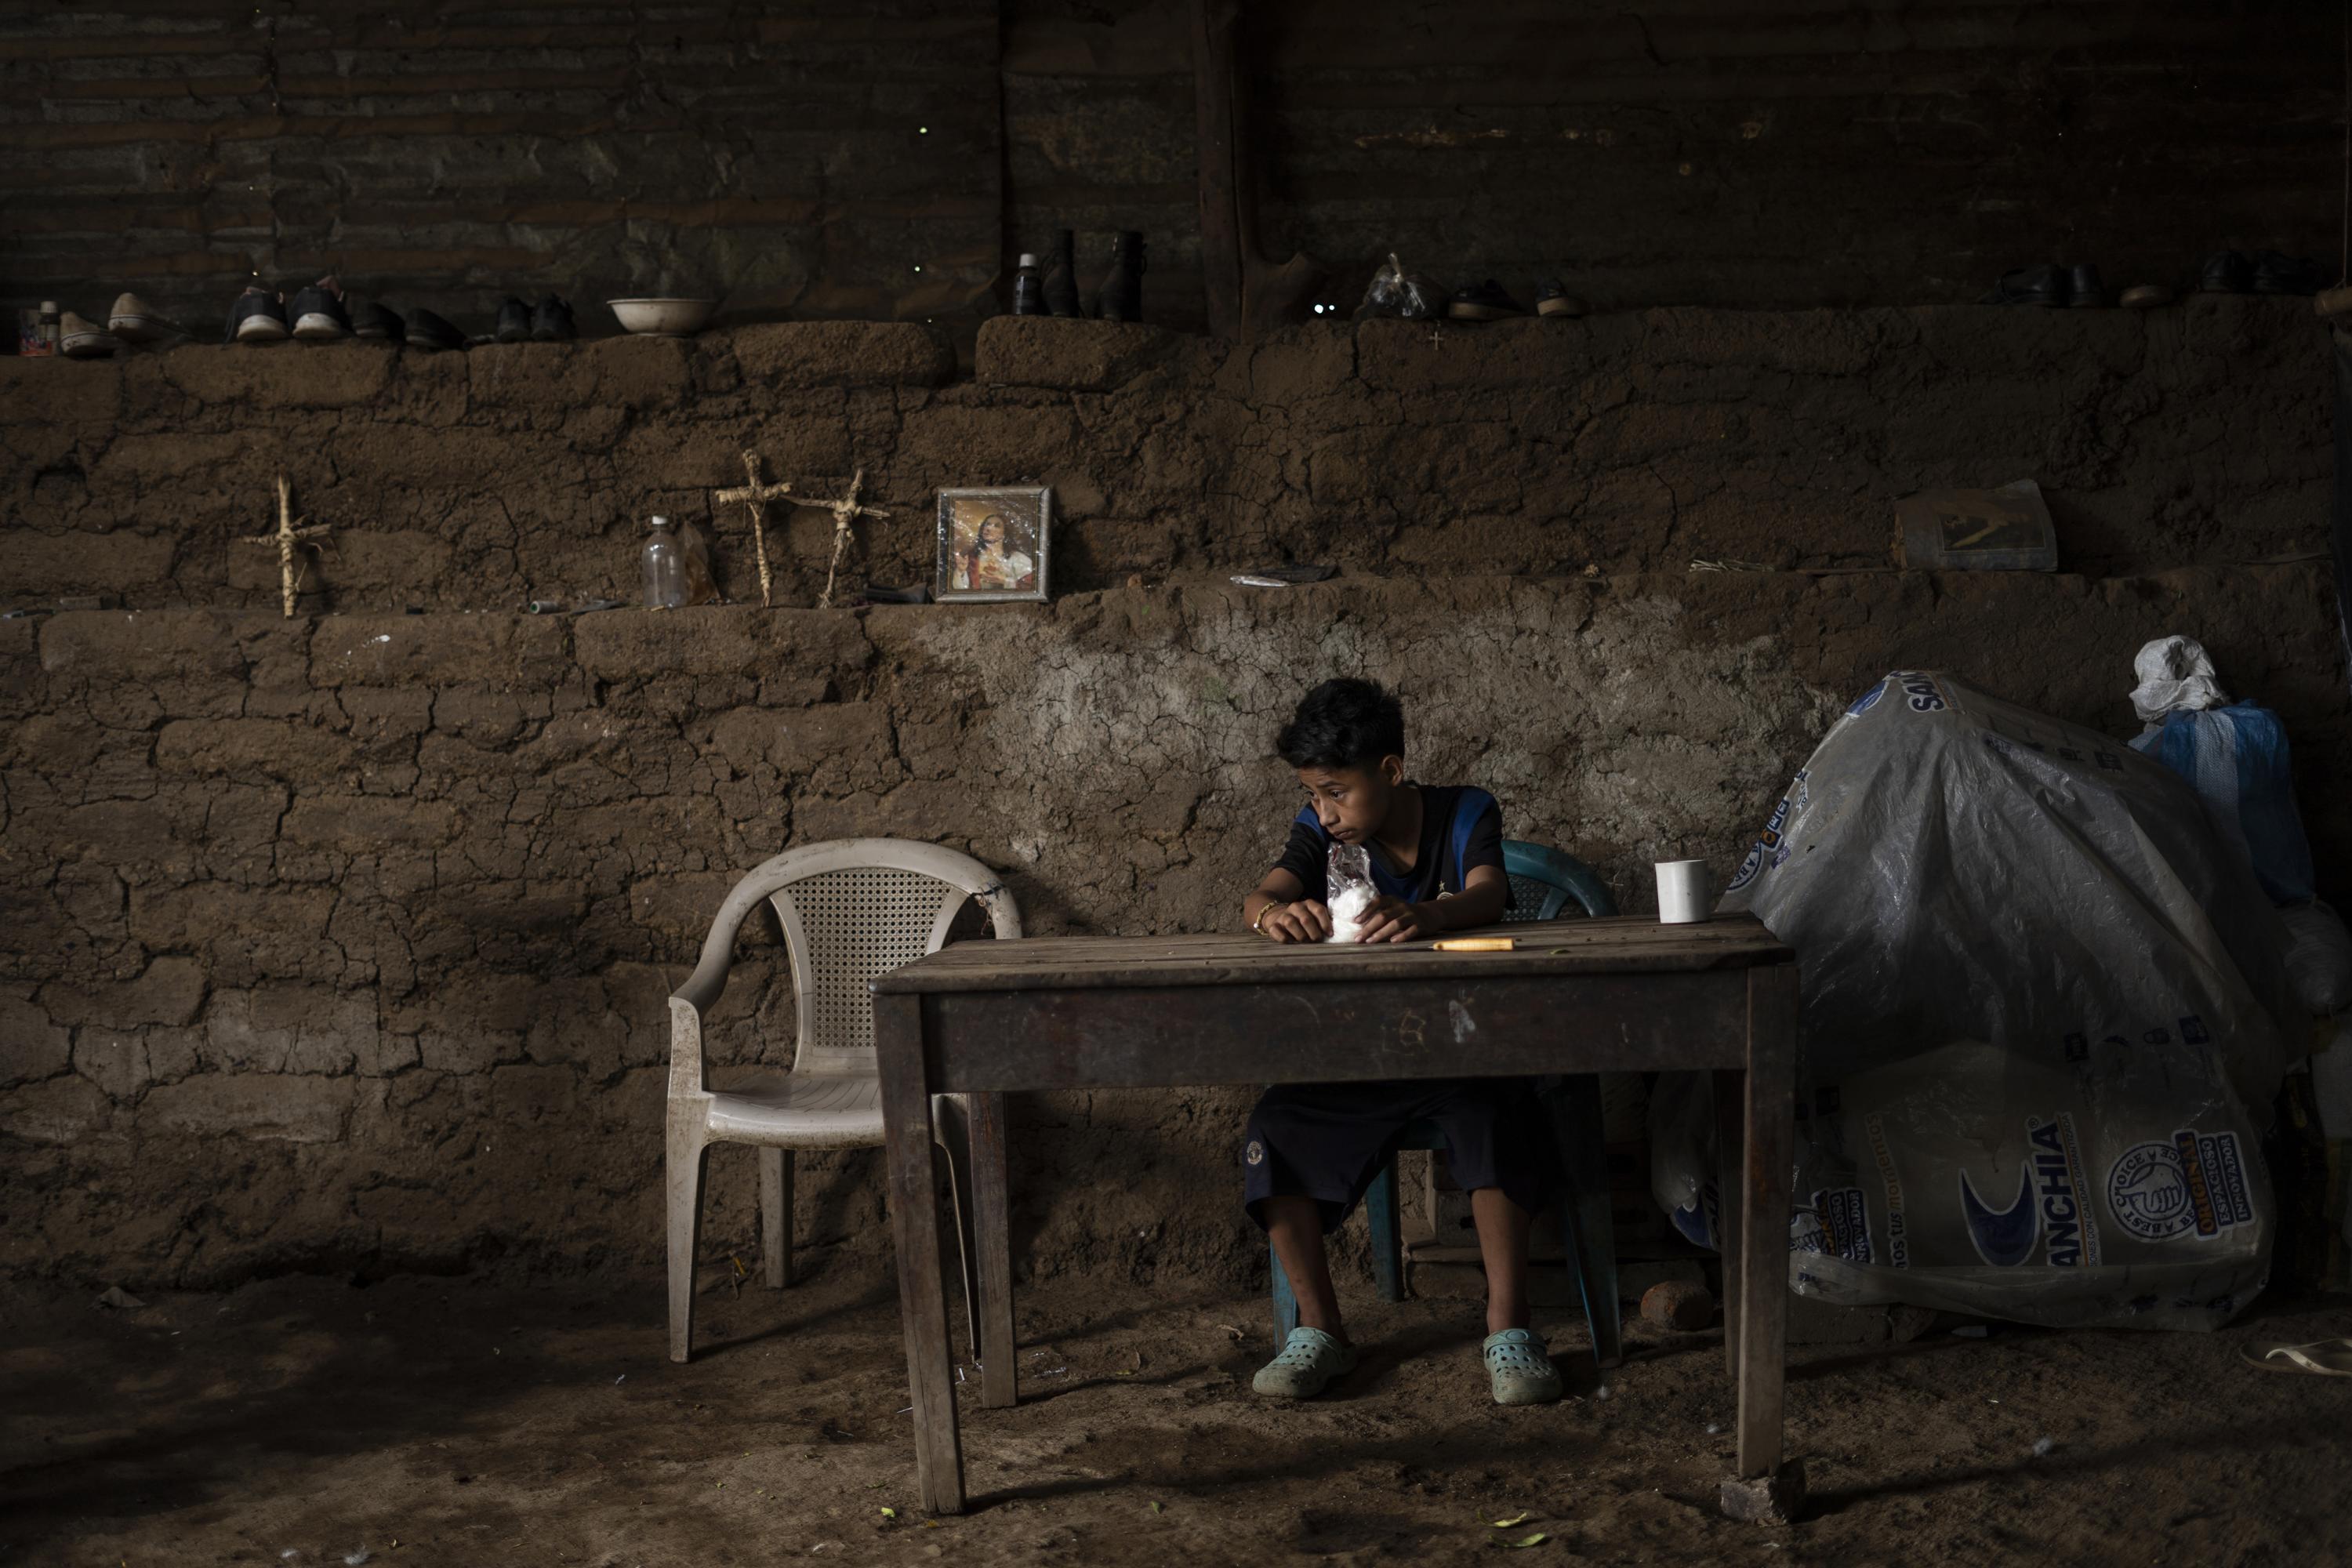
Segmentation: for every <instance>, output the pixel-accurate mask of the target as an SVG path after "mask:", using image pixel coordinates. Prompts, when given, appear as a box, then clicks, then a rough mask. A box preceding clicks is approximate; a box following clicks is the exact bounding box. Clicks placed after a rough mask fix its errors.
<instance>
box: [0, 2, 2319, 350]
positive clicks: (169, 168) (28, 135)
mask: <svg viewBox="0 0 2352 1568" xmlns="http://www.w3.org/2000/svg"><path fill="white" fill-rule="evenodd" d="M19 11H20V14H19V15H17V16H11V17H8V18H5V19H0V153H5V156H0V304H6V305H9V306H14V305H16V304H20V303H29V302H31V301H32V300H37V299H38V298H39V297H41V296H42V295H43V294H50V295H55V296H58V297H60V298H62V299H65V300H68V301H69V302H70V303H72V304H73V306H74V307H75V308H76V309H79V310H82V311H83V312H84V313H85V314H89V313H91V312H93V311H100V310H104V309H105V308H106V305H107V302H108V301H109V300H110V299H111V298H112V297H113V294H114V292H115V291H116V290H118V289H122V288H125V287H131V288H136V289H140V290H141V291H142V293H144V294H146V295H147V296H148V297H149V299H150V300H152V301H153V302H155V303H157V304H159V305H162V306H163V307H165V308H166V309H169V310H173V311H175V312H177V313H179V314H181V315H182V316H183V317H184V319H185V320H187V321H190V322H191V323H198V324H206V325H209V324H210V323H214V322H217V321H219V320H220V317H221V314H222V312H223V310H225V307H226V300H227V299H228V297H229V296H230V295H232V294H234V293H235V291H236V289H237V288H238V287H240V286H241V285H242V284H243V283H244V282H245V281H246V280H247V279H248V278H249V277H250V276H252V275H253V274H254V273H255V272H256V271H258V272H259V273H260V274H261V275H263V276H265V277H267V278H268V279H270V280H271V281H273V282H279V281H301V280H306V279H309V278H311V277H315V276H317V275H318V274H319V273H320V272H323V271H325V270H327V269H328V268H338V269H340V270H341V273H342V274H343V276H344V277H345V278H346V279H348V280H350V281H351V282H352V284H353V285H354V286H355V287H357V288H358V289H362V291H364V292H366V293H369V294H371V295H381V296H383V297H384V298H386V299H388V300H392V301H393V302H394V303H395V304H423V305H426V306H429V307H431V308H433V309H435V310H440V311H442V312H443V313H445V314H448V315H452V316H455V317H457V319H459V320H460V321H464V322H466V323H467V324H468V325H473V326H478V327H486V326H487V325H488V312H489V311H490V310H491V309H493V308H494V307H495V305H496V303H497V300H499V297H500V295H502V294H503V293H505V292H507V291H509V289H512V290H515V291H519V292H524V293H530V294H536V293H538V292H541V291H544V290H546V289H551V288H552V289H562V290H563V291H565V292H567V293H571V294H574V295H577V296H578V297H580V298H582V299H583V300H592V301H593V300H604V299H606V298H609V297H611V296H613V295H615V294H625V293H643V292H647V291H655V292H660V291H667V290H670V289H684V288H687V287H688V286H689V285H692V286H695V287H703V286H708V287H711V288H715V289H718V290H719V292H721V293H723V294H725V295H726V296H727V297H728V299H729V300H730V306H731V308H732V309H733V310H735V311H736V312H737V314H738V319H765V318H772V317H774V316H776V315H778V314H781V313H784V312H790V313H792V314H794V315H797V316H803V317H866V318H881V319H900V320H924V319H929V320H936V321H941V322H943V323H947V324H950V325H951V326H952V327H953V329H954V330H955V331H956V332H957V334H958V338H959V342H965V343H968V342H969V339H970V331H971V325H972V324H973V322H974V321H976V320H977V319H978V318H979V317H980V316H982V315H985V314H987V313H989V312H991V311H992V310H996V309H1000V308H1002V307H1003V305H1004V304H1005V303H1006V302H1007V301H1006V300H1005V297H1004V291H1003V284H1002V281H1001V277H1002V274H1003V271H1004V270H1005V269H1009V268H1010V267H1011V266H1012V263H1013V257H1014V255H1015V254H1016V253H1017V252H1018V251H1020V250H1021V249H1024V248H1029V249H1043V248H1044V247H1045V246H1046V244H1047V243H1048V242H1049V240H1050V238H1051V235H1052V231H1053V230H1054V229H1055V228H1056V227H1072V228H1076V230H1078V231H1079V233H1080V235H1081V237H1082V246H1083V250H1082V256H1083V258H1084V259H1085V268H1086V278H1087V281H1088V283H1089V284H1091V282H1092V281H1093V280H1094V279H1095V277H1096V275H1097V268H1098V263H1099V260H1100V258H1101V252H1102V247H1103V245H1104V243H1105V240H1106V238H1107V237H1108V234H1109V232H1110V231H1112V230H1114V229H1117V228H1122V227H1138V228H1141V229H1143V230H1145V231H1146V232H1147V233H1148V234H1149V235H1150V244H1151V252H1150V254H1151V268H1152V270H1151V273H1150V278H1149V279H1148V280H1147V284H1146V299H1147V309H1148V310H1150V319H1151V320H1154V321H1161V322H1165V323H1167V324H1171V325H1174V326H1178V327H1183V328H1197V327H1198V326H1199V325H1200V323H1201V321H1202V303H1201V293H1200V272H1199V268H1200V263H1199V254H1198V245H1197V230H1198V226H1199V224H1198V216H1197V207H1196V195H1195V189H1194V178H1195V156H1194V147H1193V110H1192V80H1191V68H1192V62H1191V54H1190V44H1189V40H1188V37H1187V33H1186V24H1185V20H1184V9H1183V7H1182V6H1181V5H1178V4H1175V3H1174V0H1088V3H1086V4H1079V3H1077V0H1009V3H1007V4H1003V5H990V4H982V3H980V0H898V3H895V4H888V5H878V6H877V5H840V4H828V5H797V4H796V5H781V4H768V5H677V6H667V7H663V8H661V9H659V10H657V11H656V10H650V9H647V8H645V7H628V6H614V5H603V6H599V5H576V4H561V5H541V6H536V7H530V8H522V9H507V10H490V11H478V12H468V13H466V14H463V15H458V14H455V13H452V12H450V11H449V10H448V8H447V7H440V6H429V5H418V4H415V3H414V0H401V3H395V4H393V5H388V6H382V7H377V8H374V9H372V10H370V11H368V12H366V13H365V14H364V15H352V16H327V15H324V14H320V13H316V12H315V11H314V12H312V13H309V14H303V15H296V14H293V13H290V12H287V11H284V10H282V9H263V10H259V11H257V10H256V9H254V8H253V7H250V6H239V5H224V4H219V3H218V0H211V3H206V0H125V3H123V4H120V5H110V6H108V7H105V8H103V9H100V8H97V7H93V6H90V5H53V6H48V7H44V8H41V9H39V10H38V11H37V12H36V11H33V10H30V9H26V8H22V7H20V8H19ZM1252 16H1253V26H1255V27H1256V28H1257V29H1258V31H1257V33H1256V34H1255V37H1253V39H1252V42H1251V47H1252V51H1253V55H1254V58H1255V61H1256V68H1255V77H1254V81H1253V84H1252V86H1253V89H1254V97H1255V103H1256V106H1257V114H1256V120H1257V122H1258V143H1257V144H1258V149H1259V154H1260V156H1259V159H1258V163H1259V166H1260V169H1261V171H1262V177H1263V180H1264V184H1265V195H1266V225H1267V229H1268V234H1267V243H1268V244H1269V246H1278V247H1282V249H1283V253H1284V254H1287V251H1288V248H1289V247H1293V246H1297V247H1303V248H1305V249H1307V250H1308V251H1310V252H1312V253H1314V254H1316V255H1318V256H1319V257H1321V258H1324V259H1325V260H1327V261H1328V262H1330V263H1332V264H1333V266H1334V269H1335V270H1334V276H1333V278H1332V279H1331V282H1330V285H1329V288H1328V289H1327V291H1326V294H1325V296H1324V297H1325V298H1326V299H1327V300H1329V301H1330V302H1332V303H1334V304H1338V305H1348V304H1351V303H1352V302H1353V301H1354V300H1355V298H1356V297H1357V295H1358V293H1359V292H1360V289H1361V285H1362V280H1363V279H1364V277H1365V276H1366V274H1367V273H1368V271H1369V269H1370V267H1371V266H1372V265H1373V264H1374V263H1375V262H1376V261H1377V259H1378V258H1379V257H1380V256H1381V255H1382V254H1383V253H1385V252H1387V251H1390V250H1396V251H1399V252H1401V253H1402V254H1403V255H1404V256H1405V257H1406V258H1407V259H1408V260H1410V261H1412V263H1413V264H1414V265H1416V266H1418V267H1421V268H1426V269H1428V270H1429V271H1431V272H1433V273H1434V274H1435V275H1437V276H1438V277H1440V278H1443V279H1446V280H1447V281H1448V282H1449V283H1453V282H1459V281H1464V280H1468V279H1475V278H1478V277H1482V276H1485V275H1486V274H1488V273H1492V274H1494V275H1496V276H1497V277H1499V278H1501V279H1504V280H1506V281H1507V283H1509V284H1510V285H1511V286H1512V287H1514V288H1515V289H1520V290H1525V289H1528V288H1531V287H1532V286H1533V285H1534V283H1535V282H1536V281H1537V280H1538V279H1540V278H1542V277H1545V276H1548V275H1550V274H1552V273H1554V272H1558V273H1560V274H1562V275H1564V276H1565V277H1567V278H1568V279H1570V282H1571V284H1572V285H1573V286H1574V287H1575V288H1577V289H1580V290H1581V291H1583V292H1585V293H1587V294H1589V295H1590V296H1591V297H1592V298H1594V299H1595V300H1599V301H1601V303H1603V304H1604V305H1609V306H1615V307H1632V306H1647V305H1727V306H1756V305H1769V306H1779V307H1788V306H1802V305H1822V304H1835V305H1854V304H1890V303H1893V304H1916V303H1925V302H1932V301H1947V300H1958V299H1968V298H1973V297H1974V296H1976V295H1977V294H1979V293H1980V292H1981V291H1982V290H1983V289H1985V287H1986V286H1987V285H1988V284H1989V282H1990V279H1992V278H1994V277H1996V276H1998V275H1999V274H2000V272H2002V271H2004V270H2006V269H2007V268H2010V267H2012V266H2016V265H2018V264H2020V263H2022V262H2026V261H2032V260H2079V259H2088V260H2094V261H2097V262H2100V263H2102V264H2104V265H2105V268H2106V271H2107V276H2108V280H2109V281H2110V283H2115V284H2120V283H2124V282H2129V281H2135V280H2139V279H2158V280H2173V279H2179V278H2180V277H2182V276H2183V275H2184V274H2185V273H2186V272H2187V271H2189V269H2192V268H2194V265H2195V263H2196V261H2197V259H2198V258H2200V257H2201V256H2202V255H2204V254H2205V253H2206V252H2208V251H2209V250H2211V249H2214V248H2217V247H2221V246H2222V245H2242V246H2248V247H2260V246H2265V245H2273V244H2275V245H2281V246H2284V247H2287V248H2289V249H2291V250H2294V251H2297V252H2304V253H2317V254H2323V255H2330V256H2332V255H2333V254H2334V237H2335V236H2336V231H2337V227H2338V223H2339V219H2340V208H2341V196H2340V190H2341V170H2340V162H2339V161H2340V157H2341V134H2340V114H2341V78H2340V71H2339V68H2338V62H2339V60H2340V57H2341V39H2340V37H2338V35H2337V19H2336V17H2335V16H2333V14H2332V13H2330V12H2329V11H2328V10H2327V9H2326V7H2324V6H2311V5H2267V6H2258V7H2252V8H2247V7H2221V6H2213V5H2205V4H2201V3H2200V0H2164V3H2162V4H2156V5H2116V4H2110V3H2105V0H2072V3H2067V4H2058V5H2036V6H2030V7H2022V8H2019V7H1995V6H1988V5H1982V4H1980V3H1979V0H1934V3H1929V4H1919V5H1905V6H1901V7H1892V8H1890V7H1877V8H1871V7H1863V8H1849V9H1845V10H1825V9H1822V8H1821V7H1817V6H1805V5H1783V4H1765V5H1759V4H1754V3H1752V0H1697V3H1695V4H1690V5H1678V6H1675V7H1671V8H1659V7H1649V8H1643V9H1627V8H1625V7H1623V6H1621V5H1616V4H1613V0H1612V3H1609V4H1601V3H1597V0H1577V3H1573V4H1559V3H1556V0H1496V3H1492V4H1486V5H1480V6H1478V7H1476V8H1475V10H1469V11H1465V10H1464V9H1463V8H1462V7H1461V6H1459V5H1440V4H1433V3H1432V0H1348V3H1346V4H1336V3H1330V0H1286V3H1285V4H1283V5H1262V6H1257V7H1254V8H1253V10H1252ZM918 266H919V267H921V268H922V270H921V272H919V273H918V272H916V271H915V270H914V268H916V267H918ZM1523 297H1524V296H1523ZM587 321H588V324H590V325H592V326H595V327H599V328H602V329H604V330H610V322H609V321H608V320H607V319H605V318H604V316H603V315H602V314H601V312H595V313H592V314H591V315H590V316H589V317H588V318H587Z"/></svg>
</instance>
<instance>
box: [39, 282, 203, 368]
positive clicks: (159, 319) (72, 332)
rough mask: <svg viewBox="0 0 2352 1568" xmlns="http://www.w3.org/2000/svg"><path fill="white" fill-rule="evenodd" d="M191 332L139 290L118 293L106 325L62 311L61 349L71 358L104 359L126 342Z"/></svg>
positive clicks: (169, 339) (171, 338)
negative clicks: (183, 328) (138, 293)
mask: <svg viewBox="0 0 2352 1568" xmlns="http://www.w3.org/2000/svg"><path fill="white" fill-rule="evenodd" d="M187 335H188V334H187V333H186V332H184V331H181V330H180V327H179V324H178V323H177V322H175V321H172V320H170V319H169V318H168V317H166V316H164V315H163V313H162V312H160V311H158V310H155V308H154V307H153V306H152V305H150V304H148V303H147V301H146V300H142V299H141V298H140V297H139V296H138V295H136V294H120V295H117V296H116V297H115V300H114V309H113V310H109V311H108V312H107V313H106V325H104V326H102V327H101V326H100V325H99V324H98V323H97V322H95V321H89V320H87V319H85V318H84V317H82V316H81V315H79V314H78V313H76V312H75V311H72V310H60V311H58V353H62V354H64V355H65V356H66V357H67V358H68V359H103V358H104V357H105V356H107V355H108V354H110V353H114V352H115V351H116V350H117V349H120V348H121V347H122V345H123V344H125V343H139V344H148V343H167V342H177V341H179V340H180V339H183V338H185V337H186V336H187Z"/></svg>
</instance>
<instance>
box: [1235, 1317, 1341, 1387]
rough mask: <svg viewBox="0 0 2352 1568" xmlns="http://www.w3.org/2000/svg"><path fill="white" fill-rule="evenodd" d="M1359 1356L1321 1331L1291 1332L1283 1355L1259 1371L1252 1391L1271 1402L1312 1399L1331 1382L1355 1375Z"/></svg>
mask: <svg viewBox="0 0 2352 1568" xmlns="http://www.w3.org/2000/svg"><path fill="white" fill-rule="evenodd" d="M1355 1365H1356V1352H1354V1351H1353V1350H1352V1349H1350V1348H1349V1346H1347V1345H1343V1344H1341V1343H1340V1342H1339V1341H1338V1340H1336V1339H1333V1338H1332V1337H1331V1336H1330V1335H1329V1334H1327V1333H1325V1332H1324V1331H1322V1330H1320V1329H1309V1328H1306V1327H1303V1326H1302V1327H1299V1328H1296V1329H1293V1330H1291V1331H1290V1338H1289V1339H1288V1340H1286V1341H1285V1342H1283V1346H1282V1353H1281V1354H1280V1355H1278V1356H1276V1357H1275V1358H1274V1359H1273V1360H1272V1361H1270V1362H1268V1363H1265V1365H1264V1366H1262V1367H1260V1368H1258V1369H1257V1376H1255V1378H1252V1379H1251V1380H1250V1387H1251V1388H1252V1389H1254V1390H1255V1391H1256V1392H1257V1393H1259V1394H1264V1395H1265V1396H1266V1397H1267V1398H1268V1399H1312V1398H1314V1397H1315V1395H1317V1394H1320V1393H1322V1392H1323V1390H1324V1389H1326V1388H1328V1386H1330V1383H1331V1380H1332V1379H1333V1378H1335V1377H1338V1376H1339V1375H1340V1374H1341V1373H1348V1372H1352V1371H1354V1370H1355Z"/></svg>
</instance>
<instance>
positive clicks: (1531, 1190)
mask: <svg viewBox="0 0 2352 1568" xmlns="http://www.w3.org/2000/svg"><path fill="white" fill-rule="evenodd" d="M1416 1121H1428V1122H1432V1123H1434V1124H1435V1126H1436V1128H1437V1130H1438V1131H1439V1132H1440V1133H1441V1134H1442V1135H1443V1137H1444V1145H1445V1152H1446V1159H1447V1163H1448V1164H1449V1165H1450V1166H1451V1168H1452V1170H1453V1173H1454V1181H1455V1182H1456V1183H1458V1184H1460V1185H1461V1187H1462V1190H1463V1191H1464V1192H1475V1191H1476V1190H1477V1189H1479V1188H1480V1187H1500V1188H1502V1189H1503V1191H1504V1192H1505V1193H1506V1194H1508V1195H1509V1197H1510V1199H1511V1201H1512V1202H1513V1203H1515V1204H1517V1205H1519V1206H1520V1207H1521V1208H1523V1209H1526V1210H1527V1211H1528V1213H1529V1214H1533V1213H1535V1212H1536V1211H1537V1210H1538V1209H1540V1208H1542V1207H1543V1205H1544V1200H1545V1198H1546V1197H1548V1196H1549V1194H1551V1192H1552V1191H1553V1190H1554V1187H1555V1186H1556V1184H1557V1171H1558V1165H1559V1159H1558V1154H1557V1152H1556V1151H1555V1149H1554V1147H1553V1142H1552V1132H1551V1124H1550V1121H1549V1118H1548V1117H1547V1116H1546V1115H1545V1114H1544V1110H1543V1108H1542V1105H1541V1103H1540V1101H1539V1100H1538V1098H1537V1095H1536V1092H1535V1086H1534V1085H1533V1084H1532V1083H1530V1082H1528V1080H1527V1079H1423V1080H1421V1081H1418V1082H1412V1083H1306V1084H1277V1085H1276V1086H1275V1087H1274V1088H1272V1089H1267V1090H1266V1091H1265V1094H1264V1095H1262V1096H1260V1097H1259V1099H1258V1102H1257V1109H1256V1110H1253V1111H1251V1112H1250V1119H1249V1128H1248V1130H1247V1131H1245V1132H1244V1134H1243V1135H1242V1171H1243V1203H1244V1206H1246V1207H1247V1208H1248V1210H1249V1215H1250V1217H1251V1218H1252V1219H1254V1220H1255V1221H1257V1223H1258V1225H1259V1226H1260V1227H1261V1228H1263V1227H1264V1226H1265V1200H1266V1199H1268V1198H1270V1197H1292V1196H1300V1197H1310V1198H1313V1199H1314V1200H1315V1202H1316V1205H1317V1206H1318V1207H1319V1208H1320V1209H1321V1210H1322V1214H1323V1232H1324V1234H1325V1235H1327V1236H1328V1235H1329V1234H1330V1233H1331V1232H1332V1231H1335V1230H1337V1229H1339V1225H1340V1222H1341V1221H1343V1220H1345V1219H1346V1218H1347V1217H1348V1211H1349V1210H1350V1209H1352V1208H1354V1207H1355V1206H1356V1205H1357V1204H1358V1203H1360V1202H1361V1201H1362V1199H1363V1196H1364V1192H1365V1189H1367V1188H1368V1187H1370V1185H1371V1184H1372V1178H1373V1177H1374V1176H1377V1175H1378V1174H1380V1172H1381V1167H1382V1166H1384V1165H1386V1164H1387V1163H1389V1161H1390V1160H1391V1158H1393V1157H1394V1156H1395V1154H1396V1152H1397V1145H1398V1144H1399V1143H1400V1142H1402V1141H1403V1138H1404V1135H1405V1132H1406V1131H1407V1130H1408V1129H1409V1128H1410V1127H1412V1124H1413V1123H1414V1122H1416Z"/></svg>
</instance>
